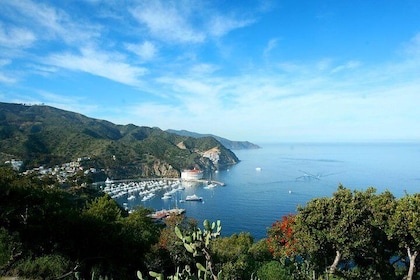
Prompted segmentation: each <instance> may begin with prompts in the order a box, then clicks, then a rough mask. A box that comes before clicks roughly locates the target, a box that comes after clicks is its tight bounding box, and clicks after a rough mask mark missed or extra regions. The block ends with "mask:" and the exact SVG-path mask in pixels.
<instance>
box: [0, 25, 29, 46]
mask: <svg viewBox="0 0 420 280" xmlns="http://www.w3.org/2000/svg"><path fill="white" fill-rule="evenodd" d="M35 40H36V37H35V35H34V34H33V33H32V32H31V31H30V30H28V29H26V28H19V27H14V26H8V27H7V26H5V25H4V24H2V23H1V22H0V46H2V47H7V48H28V47H30V46H32V44H33V43H34V42H35Z"/></svg>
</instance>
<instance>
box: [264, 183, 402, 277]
mask: <svg viewBox="0 0 420 280" xmlns="http://www.w3.org/2000/svg"><path fill="white" fill-rule="evenodd" d="M393 203H394V198H393V196H392V195H391V194H390V193H389V192H386V193H384V194H381V195H376V193H375V189H374V188H368V189H367V190H366V191H350V190H349V189H346V188H344V187H343V186H339V187H338V190H337V191H336V192H335V193H334V194H333V196H332V197H331V198H316V199H313V200H311V201H309V202H308V203H307V204H306V205H305V206H303V207H299V208H298V213H297V215H296V216H295V217H293V216H289V217H285V218H283V221H282V222H277V223H275V224H274V225H273V227H272V228H271V229H270V230H269V232H268V234H269V239H268V240H269V242H270V243H269V246H270V248H271V250H272V253H273V255H274V256H276V257H279V259H280V260H283V263H285V261H286V260H292V261H294V262H295V264H297V265H301V266H302V267H303V268H304V269H308V268H310V269H311V270H313V271H314V272H315V273H316V274H318V275H322V274H323V273H324V272H325V271H326V270H327V271H328V274H336V275H342V276H344V277H346V278H347V279H349V278H356V279H357V278H360V277H361V276H360V273H362V272H360V271H363V273H364V274H363V275H364V277H368V278H372V279H392V277H393V276H394V274H393V269H392V266H391V265H390V263H389V259H390V257H391V256H392V254H393V253H395V251H393V250H392V244H391V242H390V240H389V239H388V238H387V235H386V228H387V226H388V217H389V215H390V214H392V213H393V209H394V206H393V205H394V204H393ZM297 260H298V261H297ZM339 266H340V269H339V270H338V267H339ZM300 270H302V269H300Z"/></svg>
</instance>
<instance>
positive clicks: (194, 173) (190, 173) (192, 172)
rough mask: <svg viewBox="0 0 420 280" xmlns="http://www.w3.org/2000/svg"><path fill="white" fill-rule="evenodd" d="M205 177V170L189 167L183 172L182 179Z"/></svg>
mask: <svg viewBox="0 0 420 280" xmlns="http://www.w3.org/2000/svg"><path fill="white" fill-rule="evenodd" d="M202 178H203V171H201V170H199V169H196V168H194V169H187V170H184V171H182V172H181V179H182V180H186V181H188V180H200V179H202Z"/></svg>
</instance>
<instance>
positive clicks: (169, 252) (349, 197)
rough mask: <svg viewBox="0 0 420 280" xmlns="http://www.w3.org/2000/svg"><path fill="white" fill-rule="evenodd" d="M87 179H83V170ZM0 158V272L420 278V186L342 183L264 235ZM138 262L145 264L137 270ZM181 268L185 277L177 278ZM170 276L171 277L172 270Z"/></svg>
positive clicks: (31, 274) (78, 276)
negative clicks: (169, 211)
mask: <svg viewBox="0 0 420 280" xmlns="http://www.w3.org/2000/svg"><path fill="white" fill-rule="evenodd" d="M82 181H83V180H82ZM150 213H151V210H150V209H145V208H142V207H139V208H138V209H137V211H135V212H133V213H131V214H128V213H127V212H126V211H125V210H124V209H122V208H121V207H120V206H119V205H118V204H117V203H116V202H115V201H114V200H112V199H111V198H110V197H109V196H108V195H106V194H103V193H101V192H98V191H97V190H94V189H92V188H88V187H81V186H80V185H74V186H71V184H69V185H66V187H65V188H63V185H62V184H59V183H58V182H56V181H54V180H53V179H52V178H45V177H38V176H35V175H22V174H19V173H18V172H16V171H14V170H12V169H11V168H6V167H1V168H0V276H4V275H8V276H20V277H25V278H27V279H88V278H89V279H105V278H107V279H137V275H139V276H141V278H146V277H149V279H150V278H155V277H156V278H157V279H206V277H207V279H209V278H211V279H214V280H215V279H219V280H222V279H254V280H255V279H260V280H264V279H267V280H271V279H273V280H274V279H403V278H404V277H405V278H404V279H419V273H418V272H417V271H416V267H417V266H418V265H419V259H418V258H417V256H418V252H419V248H420V238H419V236H420V232H419V228H420V218H419V217H420V215H419V214H420V195H418V194H414V195H408V194H407V195H406V196H404V197H402V198H399V199H396V198H395V197H394V196H393V195H392V194H391V193H389V192H384V193H380V194H377V193H376V191H375V189H373V188H368V189H367V190H365V191H350V190H349V189H346V188H344V187H342V186H339V188H338V189H337V191H336V192H335V193H334V194H333V196H332V197H323V198H316V199H313V200H311V201H309V202H308V203H307V204H306V205H304V206H301V207H299V208H298V209H297V213H296V214H293V215H292V214H291V215H288V216H285V217H282V219H280V220H279V221H277V222H275V223H274V224H273V226H272V227H271V228H270V229H269V230H268V232H267V235H268V238H267V239H262V240H258V241H254V239H253V237H252V236H251V235H250V234H249V233H238V234H233V235H232V236H230V237H222V236H219V235H220V232H221V230H222V225H221V224H220V223H219V222H217V223H209V222H207V221H205V222H204V223H203V229H200V227H199V226H198V224H199V223H198V222H197V221H195V220H191V219H190V220H187V219H185V217H184V216H170V217H169V218H167V219H165V220H164V223H157V222H155V221H153V220H152V219H151V218H150V217H149V214H150ZM137 271H139V274H137ZM175 276H177V277H178V278H174V277H175ZM171 277H172V278H171Z"/></svg>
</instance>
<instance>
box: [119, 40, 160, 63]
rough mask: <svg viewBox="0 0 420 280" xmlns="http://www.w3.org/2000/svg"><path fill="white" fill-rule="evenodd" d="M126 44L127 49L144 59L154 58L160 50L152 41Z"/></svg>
mask: <svg viewBox="0 0 420 280" xmlns="http://www.w3.org/2000/svg"><path fill="white" fill-rule="evenodd" d="M125 46H126V48H127V50H129V51H131V52H133V53H135V54H136V55H137V56H139V57H140V59H141V60H143V61H149V60H152V59H154V58H155V57H156V55H157V52H158V50H157V48H156V46H155V45H154V44H153V43H152V42H150V41H145V42H143V43H141V44H129V43H127V44H125Z"/></svg>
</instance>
